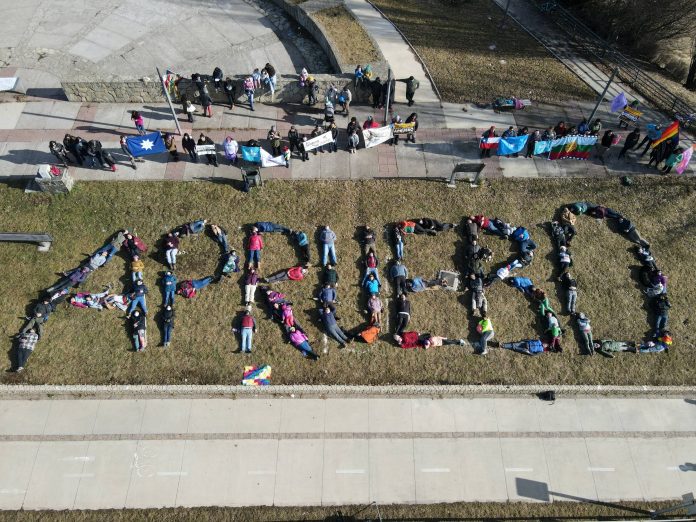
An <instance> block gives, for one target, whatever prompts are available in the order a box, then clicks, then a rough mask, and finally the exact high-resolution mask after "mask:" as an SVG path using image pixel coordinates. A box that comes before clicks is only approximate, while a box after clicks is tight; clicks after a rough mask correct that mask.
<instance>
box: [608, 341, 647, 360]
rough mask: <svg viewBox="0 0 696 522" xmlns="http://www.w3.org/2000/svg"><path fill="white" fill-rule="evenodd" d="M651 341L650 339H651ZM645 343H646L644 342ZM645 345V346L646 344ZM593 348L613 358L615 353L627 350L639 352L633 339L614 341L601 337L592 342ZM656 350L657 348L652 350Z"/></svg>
mask: <svg viewBox="0 0 696 522" xmlns="http://www.w3.org/2000/svg"><path fill="white" fill-rule="evenodd" d="M651 342H652V341H651ZM653 344H654V343H653ZM646 345H647V343H646ZM646 347H647V346H646ZM594 350H595V351H596V352H597V353H600V354H602V355H603V356H605V357H609V358H613V357H614V354H615V353H622V352H629V353H639V348H638V347H636V343H635V342H633V341H615V340H613V339H601V340H600V341H599V342H595V343H594ZM654 351H658V350H654Z"/></svg>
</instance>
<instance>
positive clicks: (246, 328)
mask: <svg viewBox="0 0 696 522" xmlns="http://www.w3.org/2000/svg"><path fill="white" fill-rule="evenodd" d="M256 331H257V328H256V319H254V316H253V315H252V314H251V310H250V309H247V310H246V311H245V312H244V314H242V315H241V316H239V319H238V320H237V322H236V326H234V327H233V328H232V333H234V334H239V343H240V344H239V351H240V352H242V353H251V347H252V341H253V338H254V334H255V333H256Z"/></svg>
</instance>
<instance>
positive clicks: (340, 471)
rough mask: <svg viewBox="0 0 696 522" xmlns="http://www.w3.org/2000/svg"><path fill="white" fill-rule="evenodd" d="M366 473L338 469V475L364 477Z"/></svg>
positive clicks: (356, 470) (358, 470) (359, 470)
mask: <svg viewBox="0 0 696 522" xmlns="http://www.w3.org/2000/svg"><path fill="white" fill-rule="evenodd" d="M364 473H365V470H364V469H337V470H336V474H337V475H363V474H364Z"/></svg>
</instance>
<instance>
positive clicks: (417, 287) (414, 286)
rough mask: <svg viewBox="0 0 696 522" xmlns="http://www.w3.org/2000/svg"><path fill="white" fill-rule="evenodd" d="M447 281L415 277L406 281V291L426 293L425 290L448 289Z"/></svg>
mask: <svg viewBox="0 0 696 522" xmlns="http://www.w3.org/2000/svg"><path fill="white" fill-rule="evenodd" d="M448 287H449V284H448V283H447V279H438V278H437V277H436V278H435V279H423V278H422V277H414V278H413V279H406V291H407V292H412V293H418V292H424V291H425V290H430V289H435V290H437V289H438V288H448Z"/></svg>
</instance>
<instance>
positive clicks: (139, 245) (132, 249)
mask: <svg viewBox="0 0 696 522" xmlns="http://www.w3.org/2000/svg"><path fill="white" fill-rule="evenodd" d="M123 248H125V249H126V251H127V252H128V255H129V256H130V258H131V259H132V258H133V257H135V256H140V255H141V254H142V253H143V252H145V251H147V247H146V246H145V243H143V241H142V240H141V239H140V238H139V237H138V236H136V235H135V234H132V233H127V234H126V240H125V241H124V242H123Z"/></svg>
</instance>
